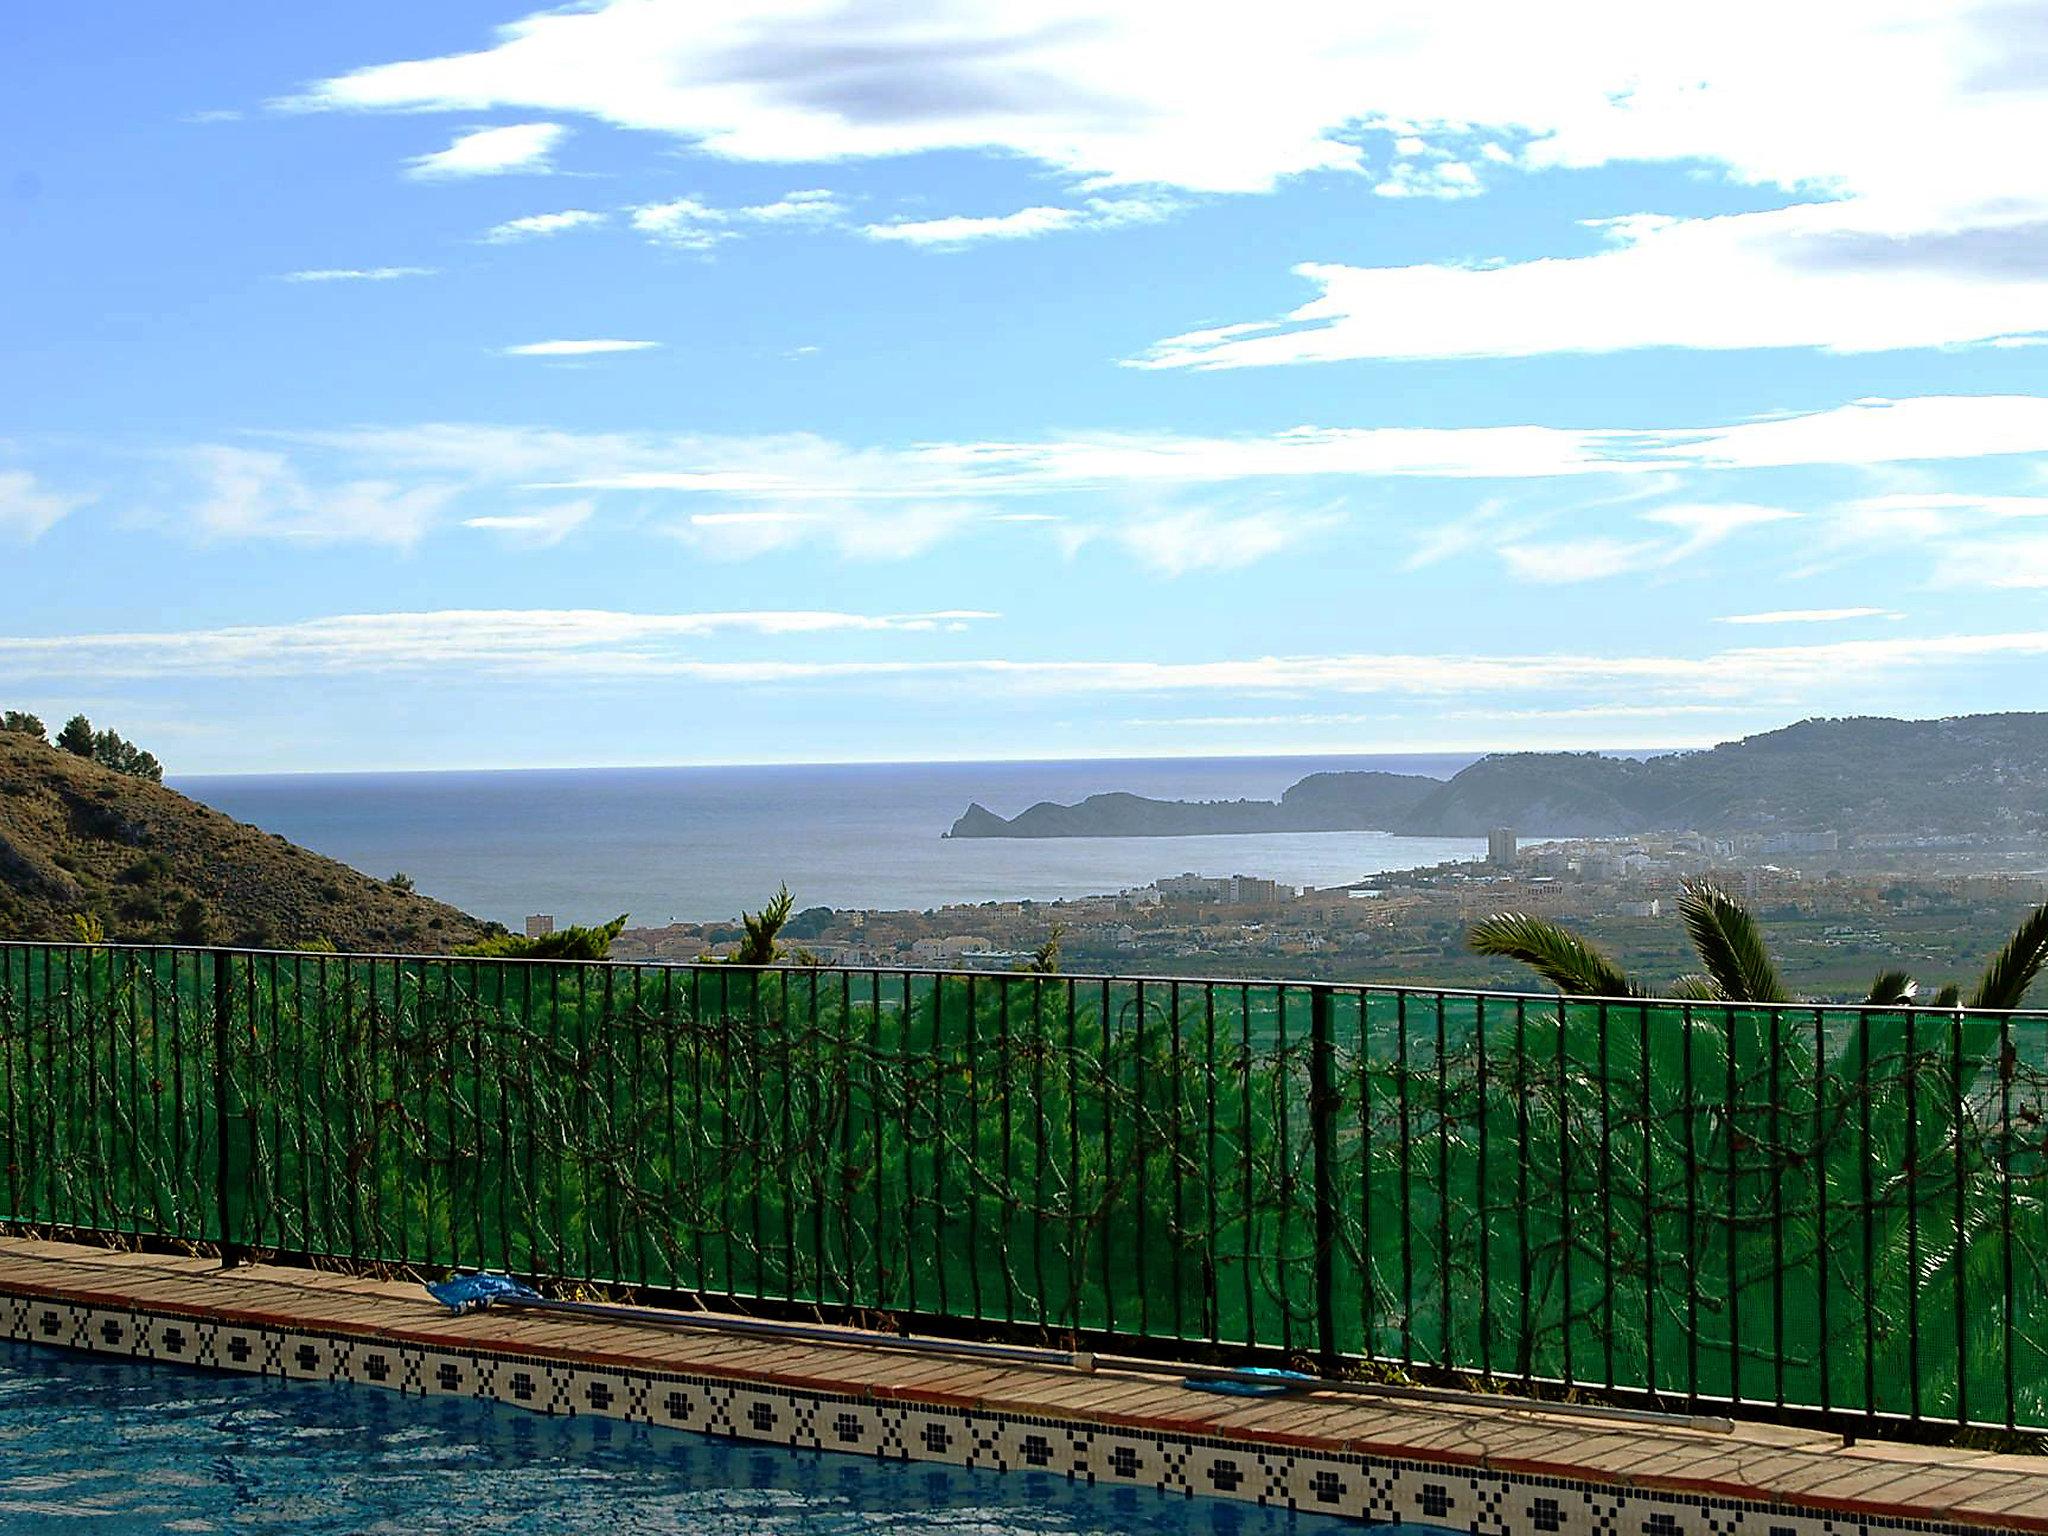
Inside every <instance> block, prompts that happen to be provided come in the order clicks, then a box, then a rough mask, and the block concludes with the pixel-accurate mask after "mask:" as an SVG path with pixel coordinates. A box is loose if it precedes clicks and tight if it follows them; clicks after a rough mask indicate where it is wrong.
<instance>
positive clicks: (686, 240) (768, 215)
mask: <svg viewBox="0 0 2048 1536" xmlns="http://www.w3.org/2000/svg"><path fill="white" fill-rule="evenodd" d="M628 211H629V213H630V215H631V219H632V224H633V228H634V229H636V230H638V231H639V232H640V233H641V234H643V235H645V236H647V238H648V239H650V240H653V241H655V242H657V243H658V244H661V245H667V246H673V247H675V248H676V249H678V250H685V251H708V250H710V249H711V248H712V247H713V246H715V245H721V244H723V243H724V242H725V241H727V240H737V239H739V238H740V236H741V235H742V234H743V233H744V231H745V229H746V228H747V227H748V226H757V227H758V226H762V225H767V226H779V227H782V228H823V227H828V226H831V225H834V224H838V223H840V222H841V221H842V220H844V219H845V217H846V212H847V209H846V204H845V203H844V202H842V201H841V200H840V198H839V195H838V194H837V193H836V192H829V191H826V190H825V189H824V188H822V187H811V188H806V189H804V190H802V191H797V192H786V193H784V194H783V195H782V196H781V197H779V198H777V199H776V200H775V201H774V202H772V203H751V204H747V205H745V206H741V207H733V208H720V207H714V206H713V205H712V204H710V203H707V202H705V201H703V200H702V199H701V198H695V197H679V198H675V199H673V200H672V201H670V202H666V203H642V204H640V205H639V206H637V207H635V208H632V209H630V210H628Z"/></svg>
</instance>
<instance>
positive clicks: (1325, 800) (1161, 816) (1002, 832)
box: [946, 772, 1440, 837]
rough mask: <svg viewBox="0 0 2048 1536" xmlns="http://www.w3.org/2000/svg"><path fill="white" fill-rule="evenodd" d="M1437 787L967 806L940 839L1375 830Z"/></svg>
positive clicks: (1322, 779)
mask: <svg viewBox="0 0 2048 1536" xmlns="http://www.w3.org/2000/svg"><path fill="white" fill-rule="evenodd" d="M1439 787H1440V781H1439V780H1436V779H1429V778H1423V777H1421V776H1420V775H1417V774H1404V773H1379V772H1371V773H1315V774H1310V775H1309V776H1308V777H1307V778H1305V779H1303V780H1302V781H1301V782H1300V783H1298V784H1296V785H1295V786H1294V787H1293V788H1291V789H1289V790H1288V791H1287V793H1286V794H1284V795H1282V796H1281V797H1280V798H1279V800H1278V801H1273V800H1152V799H1148V798H1147V797H1145V796H1143V795H1129V794H1121V793H1117V794H1106V795H1090V796H1089V797H1088V798H1087V799H1086V800H1083V801H1081V802H1080V803H1079V804H1078V805H1055V804H1054V803H1053V802H1052V801H1050V800H1042V801H1040V802H1039V803H1038V804H1037V805H1034V806H1032V807H1031V808H1030V809H1029V810H1026V811H1020V812H1018V813H1017V815H1015V816H1013V817H1010V818H1009V819H1007V820H1005V819H1004V818H1003V817H1001V816H998V815H996V814H995V813H994V812H993V811H990V810H988V809H986V808H985V807H983V806H980V805H970V806H969V807H968V808H967V812H966V814H965V815H963V816H962V817H961V818H960V819H959V820H958V821H956V822H954V823H953V827H952V830H951V831H949V832H948V833H947V834H946V836H948V837H1189V836H1198V835H1201V834H1204V833H1231V832H1343V831H1350V830H1354V829H1356V828H1359V827H1382V826H1385V825H1386V824H1387V823H1388V822H1389V821H1392V820H1396V819H1398V818H1400V817H1401V816H1403V815H1405V814H1406V813H1407V812H1409V811H1410V810H1411V809H1413V807H1414V806H1415V805H1416V804H1417V803H1419V802H1420V801H1421V800H1423V799H1424V798H1425V797H1427V796H1428V795H1429V794H1430V792H1431V791H1432V790H1435V789H1437V788H1439Z"/></svg>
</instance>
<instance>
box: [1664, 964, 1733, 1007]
mask: <svg viewBox="0 0 2048 1536" xmlns="http://www.w3.org/2000/svg"><path fill="white" fill-rule="evenodd" d="M1664 995H1665V996H1666V997H1669V998H1670V999H1671V1000H1672V1001H1674V1002H1680V1003H1725V1002H1727V1001H1728V999H1727V996H1726V995H1725V994H1724V993H1723V992H1722V991H1721V984H1720V983H1719V982H1717V981H1715V980H1714V978H1713V977H1711V976H1703V975H1701V974H1700V973H1699V972H1698V971H1687V972H1686V973H1685V974H1684V975H1683V976H1681V977H1679V978H1678V979H1677V980H1676V981H1674V982H1672V983H1671V987H1670V990H1669V991H1667V992H1666V993H1665V994H1664Z"/></svg>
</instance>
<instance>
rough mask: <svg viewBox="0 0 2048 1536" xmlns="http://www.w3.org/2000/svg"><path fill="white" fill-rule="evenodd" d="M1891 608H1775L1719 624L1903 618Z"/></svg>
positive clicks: (1721, 620) (1734, 615)
mask: <svg viewBox="0 0 2048 1536" xmlns="http://www.w3.org/2000/svg"><path fill="white" fill-rule="evenodd" d="M1904 617H1905V615H1904V614H1902V613H1899V612H1898V611H1897V610H1895V609H1891V608H1774V609H1772V610H1771V611H1769V612H1768V613H1728V614H1723V615H1722V616H1721V617H1720V618H1719V619H1717V620H1716V621H1715V622H1716V623H1719V624H1843V623H1847V622H1848V621H1849V620H1851V619H1902V618H1904Z"/></svg>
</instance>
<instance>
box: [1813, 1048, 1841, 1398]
mask: <svg viewBox="0 0 2048 1536" xmlns="http://www.w3.org/2000/svg"><path fill="white" fill-rule="evenodd" d="M1827 1060H1828V1046H1827V1016H1826V1014H1825V1013H1823V1012H1822V1011H1821V1010H1820V1009H1818V1008H1816V1009H1814V1010H1813V1154H1812V1161H1813V1183H1814V1235H1813V1269H1814V1280H1815V1284H1816V1286H1817V1288H1818V1293H1819V1294H1818V1295H1817V1297H1816V1305H1815V1312H1816V1313H1817V1315H1818V1318H1819V1323H1820V1410H1821V1412H1822V1413H1832V1412H1834V1408H1835V1399H1834V1365H1833V1360H1834V1352H1835V1335H1834V1330H1833V1328H1831V1327H1830V1326H1829V1320H1828V1293H1829V1292H1830V1291H1832V1290H1833V1289H1834V1286H1833V1283H1832V1282H1833V1279H1834V1250H1833V1249H1832V1248H1830V1247H1829V1246H1828V1155H1827V1151H1828V1149H1827V1081H1828V1078H1827Z"/></svg>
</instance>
